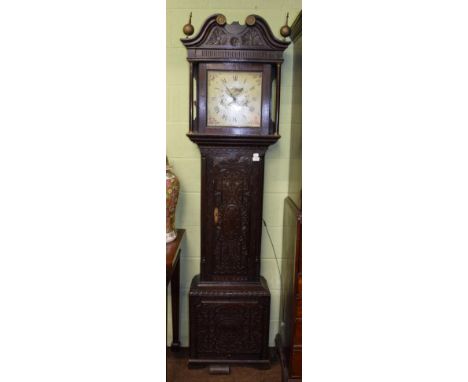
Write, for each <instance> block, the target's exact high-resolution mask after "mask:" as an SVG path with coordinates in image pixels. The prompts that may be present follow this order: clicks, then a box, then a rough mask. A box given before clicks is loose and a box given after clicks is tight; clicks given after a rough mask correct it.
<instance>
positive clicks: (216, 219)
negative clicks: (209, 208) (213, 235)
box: [213, 207, 219, 225]
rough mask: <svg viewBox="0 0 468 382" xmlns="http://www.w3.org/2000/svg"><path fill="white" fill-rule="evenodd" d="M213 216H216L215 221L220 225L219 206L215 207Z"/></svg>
mask: <svg viewBox="0 0 468 382" xmlns="http://www.w3.org/2000/svg"><path fill="white" fill-rule="evenodd" d="M213 218H214V223H215V224H216V225H218V219H219V211H218V207H215V209H214V211H213Z"/></svg>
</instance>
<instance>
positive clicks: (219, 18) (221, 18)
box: [216, 14, 226, 26]
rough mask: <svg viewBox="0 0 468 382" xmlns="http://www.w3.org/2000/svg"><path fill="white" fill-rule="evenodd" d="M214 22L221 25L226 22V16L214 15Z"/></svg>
mask: <svg viewBox="0 0 468 382" xmlns="http://www.w3.org/2000/svg"><path fill="white" fill-rule="evenodd" d="M216 22H217V23H218V25H221V26H223V25H224V24H226V16H224V15H221V14H219V15H218V16H217V17H216Z"/></svg>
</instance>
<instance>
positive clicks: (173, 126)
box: [166, 0, 301, 346]
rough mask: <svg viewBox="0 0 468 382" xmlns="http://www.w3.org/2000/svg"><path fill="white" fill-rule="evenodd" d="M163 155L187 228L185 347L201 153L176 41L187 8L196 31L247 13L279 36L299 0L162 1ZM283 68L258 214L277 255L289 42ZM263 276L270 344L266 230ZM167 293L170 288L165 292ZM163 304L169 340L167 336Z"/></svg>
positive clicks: (273, 267)
mask: <svg viewBox="0 0 468 382" xmlns="http://www.w3.org/2000/svg"><path fill="white" fill-rule="evenodd" d="M166 8H167V11H166V12H167V14H166V112H167V115H166V119H167V126H166V153H167V156H168V158H169V162H170V163H171V165H172V166H173V171H174V173H175V174H176V175H177V176H178V177H179V180H180V183H181V193H180V197H179V204H178V206H177V214H176V226H177V227H182V228H185V229H186V230H187V236H186V239H185V241H184V243H183V247H182V258H181V317H180V320H181V342H182V345H183V346H188V291H189V287H190V282H191V280H192V278H193V276H195V275H196V274H197V273H199V272H200V176H201V174H200V153H199V150H198V147H197V145H195V144H194V143H192V142H191V141H190V140H189V139H188V138H187V137H186V136H185V134H186V133H187V131H188V63H187V60H186V49H185V47H184V46H183V45H182V44H181V42H180V38H182V37H184V36H183V34H182V27H183V25H184V24H186V23H187V21H188V15H189V13H190V12H192V24H193V26H194V27H195V34H196V33H198V31H199V28H200V26H201V25H202V23H203V21H204V20H205V19H206V18H207V17H208V16H210V15H212V14H214V13H222V14H224V15H225V16H226V18H227V21H228V22H229V23H231V22H233V21H239V22H240V23H241V24H242V23H243V22H244V20H245V17H246V16H248V15H249V14H258V15H260V16H262V17H263V18H265V20H267V22H268V23H269V24H270V27H271V28H272V30H273V33H274V34H275V35H276V36H277V37H280V35H279V29H280V27H281V26H282V25H283V24H284V22H285V17H286V13H287V12H289V15H290V19H289V20H290V23H291V22H292V21H293V20H294V19H295V17H296V16H297V14H298V13H299V11H300V8H301V1H300V0H234V1H233V0H229V1H227V0H217V1H211V0H172V1H171V0H167V2H166ZM284 59H285V62H284V64H283V70H282V92H281V105H280V106H281V117H280V134H281V136H282V138H281V139H280V140H279V141H278V142H277V143H276V144H275V145H273V146H270V148H269V150H268V152H267V155H266V159H265V184H264V191H265V194H264V204H263V218H264V219H265V221H266V222H267V224H268V227H269V232H270V235H271V236H272V240H273V243H274V246H275V250H276V254H277V256H281V248H282V224H283V201H284V198H285V197H286V196H287V195H288V190H289V187H290V186H289V181H288V179H289V166H290V158H291V151H290V147H291V139H290V136H291V135H290V133H291V118H292V115H291V114H292V113H291V105H292V64H293V62H292V46H290V47H289V48H288V49H287V50H286V52H285V57H284ZM261 268H262V271H261V273H262V275H263V276H264V277H265V278H266V279H267V281H268V285H269V287H270V291H271V297H272V301H271V323H270V346H273V345H274V337H275V335H276V333H277V332H278V317H279V311H278V309H279V297H280V277H279V274H278V268H277V264H276V260H275V257H274V253H273V250H272V247H271V244H270V242H269V240H268V236H267V234H266V232H265V229H264V230H263V233H262V265H261ZM169 293H170V291H169ZM170 322H171V321H170V304H168V337H167V338H168V343H170V341H171V339H172V335H171V333H172V332H171V330H172V327H171V324H170Z"/></svg>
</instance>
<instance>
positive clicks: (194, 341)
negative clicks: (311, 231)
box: [189, 276, 270, 367]
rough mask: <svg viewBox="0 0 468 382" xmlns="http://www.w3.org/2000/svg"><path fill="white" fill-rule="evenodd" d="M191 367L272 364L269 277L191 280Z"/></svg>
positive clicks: (197, 278)
mask: <svg viewBox="0 0 468 382" xmlns="http://www.w3.org/2000/svg"><path fill="white" fill-rule="evenodd" d="M189 314H190V359H189V366H196V365H209V364H212V363H222V364H232V363H242V364H246V363H251V364H259V365H262V366H264V367H269V362H270V361H269V351H268V335H269V324H270V291H269V289H268V285H267V283H266V280H265V279H264V278H263V277H262V278H261V279H260V281H259V282H250V283H249V282H233V283H216V282H211V283H208V282H205V283H203V282H200V278H199V276H195V278H194V279H193V281H192V285H191V288H190V294H189Z"/></svg>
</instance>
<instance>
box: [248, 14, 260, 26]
mask: <svg viewBox="0 0 468 382" xmlns="http://www.w3.org/2000/svg"><path fill="white" fill-rule="evenodd" d="M255 21H257V20H256V19H255V16H254V15H249V16H247V18H246V19H245V23H246V24H247V25H249V26H252V25H254V24H255Z"/></svg>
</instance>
